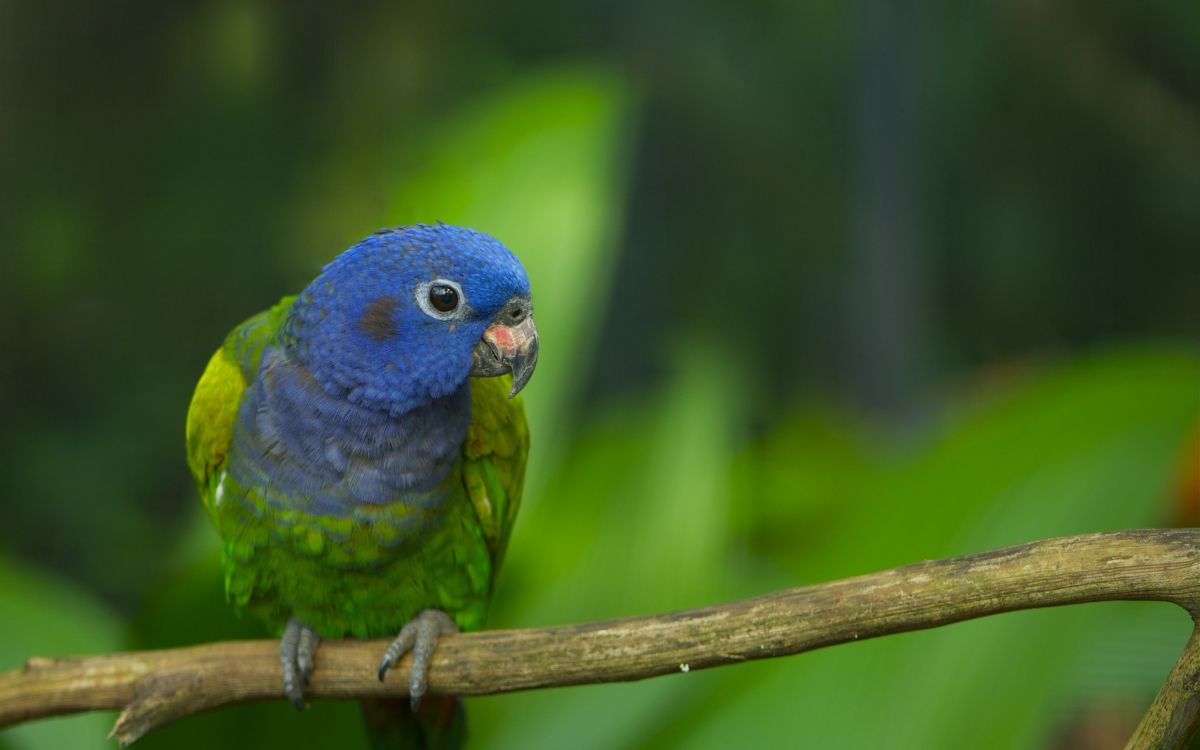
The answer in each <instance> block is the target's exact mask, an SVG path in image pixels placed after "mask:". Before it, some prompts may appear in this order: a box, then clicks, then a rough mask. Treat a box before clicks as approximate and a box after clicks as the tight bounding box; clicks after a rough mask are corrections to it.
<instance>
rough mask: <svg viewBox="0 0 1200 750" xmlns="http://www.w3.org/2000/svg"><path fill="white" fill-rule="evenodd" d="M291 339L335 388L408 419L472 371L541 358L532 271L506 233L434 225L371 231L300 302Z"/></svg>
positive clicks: (518, 367) (518, 380)
mask: <svg viewBox="0 0 1200 750" xmlns="http://www.w3.org/2000/svg"><path fill="white" fill-rule="evenodd" d="M286 338H287V344H288V346H289V349H290V351H291V352H292V353H293V356H295V357H296V358H297V359H298V360H299V362H300V363H301V364H303V365H304V366H305V367H307V368H308V370H309V371H310V372H311V373H312V375H313V377H315V378H316V380H317V382H318V383H320V385H321V387H322V388H323V389H324V390H325V391H326V392H328V393H331V394H334V395H338V396H342V397H345V398H346V399H347V400H349V401H350V402H352V403H355V404H358V405H361V406H366V407H370V408H374V409H379V410H386V411H389V412H391V413H393V414H402V413H404V412H407V411H410V410H412V409H414V408H416V407H418V406H423V405H426V404H428V403H430V402H431V401H433V400H434V399H438V398H442V397H445V396H449V395H450V394H452V393H454V392H455V391H457V390H458V389H459V388H460V387H461V386H462V385H463V384H464V382H465V381H466V379H467V377H468V376H472V375H474V376H493V375H500V374H503V373H506V372H511V373H512V374H513V390H512V392H513V394H514V395H515V394H516V393H517V391H519V390H521V388H523V387H524V385H525V383H526V382H528V380H529V377H530V375H532V373H533V368H534V365H535V364H536V362H537V345H538V340H537V329H536V328H535V327H534V325H533V304H532V301H531V299H530V296H529V277H528V276H526V274H525V269H524V268H522V266H521V263H520V261H518V260H517V258H516V256H514V255H513V254H512V253H511V252H510V251H509V250H508V248H506V247H504V245H502V244H500V242H499V241H497V240H496V239H494V238H492V237H489V236H488V235H486V234H482V233H480V232H476V231H475V230H473V229H466V228H463V227H454V226H447V225H445V224H438V225H435V226H427V225H424V224H421V225H416V226H411V227H399V228H396V229H387V230H384V231H381V232H377V233H376V234H373V235H371V236H370V237H367V238H366V239H365V240H363V241H362V242H359V243H358V244H357V245H355V246H353V247H351V248H350V249H349V250H347V251H345V252H344V253H342V254H341V255H339V256H338V257H337V258H335V259H334V260H333V262H331V263H330V264H329V265H327V266H326V267H325V270H324V271H323V272H322V273H321V275H320V276H318V277H317V278H316V280H314V281H313V282H312V283H311V284H309V285H308V287H307V288H306V289H305V290H304V291H303V292H302V293H301V294H300V296H299V297H297V298H296V301H295V303H294V304H293V306H292V311H291V316H290V318H289V321H288V325H287V333H286Z"/></svg>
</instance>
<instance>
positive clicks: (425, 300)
mask: <svg viewBox="0 0 1200 750" xmlns="http://www.w3.org/2000/svg"><path fill="white" fill-rule="evenodd" d="M435 286H445V287H450V288H451V289H453V290H454V291H455V293H457V294H458V305H457V306H456V307H454V309H452V310H445V311H443V310H439V309H437V308H436V307H434V306H433V303H432V302H430V301H429V290H430V289H432V288H433V287H435ZM413 299H415V300H416V303H417V307H419V308H421V312H423V313H425V314H426V315H428V316H429V317H431V318H433V319H434V320H461V319H463V318H465V317H466V316H467V314H468V313H470V311H471V307H470V305H468V304H467V295H465V294H463V290H462V286H461V285H459V283H458V282H457V281H451V280H450V279H434V280H432V281H422V282H421V283H420V284H417V288H416V289H414V290H413Z"/></svg>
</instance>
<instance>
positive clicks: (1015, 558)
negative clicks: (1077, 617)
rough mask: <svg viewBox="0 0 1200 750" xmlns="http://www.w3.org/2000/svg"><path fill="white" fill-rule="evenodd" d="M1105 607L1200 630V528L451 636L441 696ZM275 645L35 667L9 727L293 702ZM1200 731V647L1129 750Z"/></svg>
mask: <svg viewBox="0 0 1200 750" xmlns="http://www.w3.org/2000/svg"><path fill="white" fill-rule="evenodd" d="M1106 600H1157V601H1166V602H1173V603H1175V604H1177V605H1179V606H1181V607H1184V608H1185V609H1187V610H1188V612H1189V613H1190V614H1191V615H1192V617H1193V619H1196V618H1200V529H1178V530H1139V531H1120V532H1111V533H1104V534H1089V535H1085V536H1075V537H1064V538H1060V539H1050V540H1046V541H1041V542H1033V543H1030V544H1023V545H1019V546H1015V547H1006V548H1004V549H1000V550H995V551H992V552H983V553H979V554H974V555H966V556H964V557H956V558H951V559H948V560H938V561H928V562H921V563H916V564H914V565H908V566H905V567H902V568H897V569H894V570H887V571H883V572H880V573H873V574H871V575H865V576H859V577H857V578H849V579H845V580H841V581H834V582H832V583H825V584H820V585H816V586H806V587H803V588H796V589H788V590H785V591H779V592H775V593H772V594H766V595H763V596H758V597H754V598H751V599H744V600H742V601H737V602H732V603H729V604H723V605H720V606H714V607H704V608H701V609H693V610H686V611H682V612H674V613H671V614H665V615H658V616H652V617H629V618H624V619H620V620H608V621H604V622H592V623H586V624H581V625H564V626H557V627H549V628H536V629H528V630H494V631H485V632H480V633H470V634H464V635H458V636H448V637H446V638H444V639H443V640H442V641H441V642H440V643H439V644H438V648H437V652H436V653H435V655H434V660H433V666H432V669H431V670H430V674H429V686H430V690H431V692H438V693H452V694H460V695H487V694H492V693H504V692H510V691H515V690H529V689H533V688H544V687H558V686H565V685H581V684H587V683H599V682H617V681H627V680H640V679H643V678H646V677H654V676H656V675H664V674H669V673H672V672H686V671H689V670H695V669H706V668H708V667H716V666H721V665H724V664H731V663H735V662H741V661H746V660H748V659H766V658H771V657H776V656H785V655H788V654H796V653H800V652H802V651H811V650H813V649H817V648H822V647H825V646H832V645H834V644H838V643H845V642H848V641H857V640H864V639H866V638H874V637H877V636H881V635H888V634H891V633H902V632H905V631H910V630H919V629H923V628H933V627H938V626H941V625H946V624H949V623H953V622H959V621H962V620H969V619H972V618H975V617H983V616H985V615H992V614H996V613H999V612H1010V611H1013V610H1020V609H1032V608H1036V607H1050V606H1058V605H1064V604H1078V603H1082V602H1094V601H1106ZM385 648H386V641H382V640H379V641H355V640H344V641H330V642H326V643H323V644H321V647H320V650H319V651H318V654H317V663H316V671H315V672H314V674H313V677H312V684H311V685H310V686H309V688H308V691H307V694H308V696H309V697H311V698H339V699H351V698H366V697H381V696H390V697H401V696H404V695H406V685H407V680H408V676H407V671H408V664H409V662H408V660H407V658H406V659H405V660H404V661H403V662H402V663H401V664H400V666H399V668H397V669H394V670H392V671H391V672H390V673H389V677H388V680H387V682H386V683H385V684H381V683H380V682H379V681H378V680H377V679H376V676H375V666H376V665H377V664H378V662H379V658H380V655H381V654H382V653H383V651H384V649H385ZM282 694H283V691H282V682H281V678H280V674H279V661H278V644H277V643H276V642H275V641H238V642H227V643H213V644H208V645H202V646H193V647H190V648H179V649H168V650H162V651H144V652H135V653H126V654H115V655H110V656H93V657H72V658H65V659H41V658H32V659H30V660H29V661H28V662H27V663H26V665H25V667H24V668H23V669H16V670H13V671H10V672H5V673H0V728H2V727H4V726H8V725H11V724H16V723H18V722H22V721H26V720H29V719H35V718H39V717H44V716H55V715H59V714H67V713H75V712H78V711H87V710H95V709H121V710H122V711H121V715H120V717H119V718H118V720H117V723H116V726H115V727H114V728H113V735H114V736H115V737H116V738H117V740H119V741H120V742H121V744H122V745H128V744H129V743H131V742H133V741H135V740H136V739H138V738H139V737H141V736H143V735H144V734H146V733H147V732H149V731H150V730H152V729H154V728H156V727H159V726H162V725H163V724H166V723H168V722H171V721H174V720H176V719H179V718H182V717H184V716H188V715H190V714H194V713H197V712H199V711H205V710H208V709H212V708H217V707H219V706H224V705H228V704H231V703H241V702H245V701H254V700H266V699H272V698H281V697H282ZM1198 722H1200V643H1198V637H1196V636H1193V637H1192V640H1191V642H1190V643H1189V645H1188V647H1187V649H1186V650H1185V651H1184V654H1183V656H1182V657H1181V658H1180V661H1179V664H1178V665H1176V667H1175V669H1174V671H1172V673H1171V675H1170V676H1169V678H1168V680H1167V683H1166V684H1165V685H1164V687H1163V690H1162V692H1161V693H1160V694H1159V696H1158V698H1157V699H1156V700H1155V702H1154V704H1153V705H1152V707H1151V709H1150V711H1149V712H1148V713H1147V715H1146V718H1145V719H1144V720H1143V722H1142V724H1141V726H1140V727H1139V728H1138V732H1137V734H1135V736H1134V738H1133V739H1131V740H1130V745H1129V747H1130V748H1138V749H1141V748H1151V747H1171V748H1182V747H1183V746H1184V743H1186V741H1187V739H1188V738H1189V737H1190V736H1191V735H1192V734H1194V733H1195V731H1196V727H1197V723H1198Z"/></svg>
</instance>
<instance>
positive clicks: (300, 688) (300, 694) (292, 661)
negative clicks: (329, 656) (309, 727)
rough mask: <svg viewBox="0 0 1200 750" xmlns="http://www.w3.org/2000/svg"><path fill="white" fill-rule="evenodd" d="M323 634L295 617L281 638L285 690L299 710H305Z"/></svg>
mask: <svg viewBox="0 0 1200 750" xmlns="http://www.w3.org/2000/svg"><path fill="white" fill-rule="evenodd" d="M320 642H321V636H319V635H317V633H316V631H315V630H313V629H312V628H310V627H309V626H307V625H305V624H304V623H303V622H301V621H300V620H297V619H296V618H295V617H293V618H292V619H290V620H288V623H287V625H286V626H285V627H284V629H283V638H281V639H280V640H279V665H280V666H281V667H283V692H284V694H285V695H287V698H288V700H290V701H291V702H292V705H293V706H295V707H296V710H297V711H303V710H304V688H305V687H306V686H307V685H308V678H309V676H310V675H312V671H313V664H314V660H315V658H316V655H317V644H319V643H320Z"/></svg>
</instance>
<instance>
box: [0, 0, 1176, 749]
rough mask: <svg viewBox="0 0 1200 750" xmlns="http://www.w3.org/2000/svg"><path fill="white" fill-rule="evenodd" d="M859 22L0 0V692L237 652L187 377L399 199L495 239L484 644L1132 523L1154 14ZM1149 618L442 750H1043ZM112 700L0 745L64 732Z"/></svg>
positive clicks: (773, 668) (1089, 699) (702, 679)
mask: <svg viewBox="0 0 1200 750" xmlns="http://www.w3.org/2000/svg"><path fill="white" fill-rule="evenodd" d="M890 7H891V6H886V4H884V3H881V2H876V1H875V0H861V1H860V2H857V3H845V4H838V3H794V4H779V3H741V4H735V3H729V2H719V1H718V0H704V1H702V2H699V3H689V4H679V3H671V2H665V3H653V4H650V3H640V4H636V3H616V4H610V3H591V4H589V3H581V4H578V5H577V6H575V7H573V8H568V7H566V6H559V5H555V4H550V3H524V4H517V5H515V6H511V7H506V8H505V9H504V10H503V12H499V11H497V10H496V9H495V8H494V7H491V6H485V5H484V4H482V3H474V4H472V3H468V4H466V5H463V6H461V7H457V6H456V7H454V8H450V7H448V6H447V7H442V6H436V7H435V6H429V7H407V6H403V5H394V4H384V3H367V4H363V5H362V6H361V7H359V8H358V9H357V10H356V11H355V12H353V13H351V12H348V11H343V10H334V9H333V8H332V7H329V8H326V7H324V6H312V7H299V6H297V7H289V8H288V9H287V10H286V11H285V10H284V9H282V8H280V7H274V6H270V5H268V4H265V3H261V2H258V1H257V0H211V1H207V2H200V3H196V4H192V5H190V6H171V5H155V4H150V3H146V2H131V3H124V4H119V5H117V6H96V5H94V4H88V3H84V2H82V0H73V1H71V2H68V3H67V4H66V5H61V6H56V7H55V9H53V10H52V9H50V8H49V7H48V6H39V5H36V4H17V3H0V164H3V165H4V169H3V170H0V414H3V415H4V419H3V420H2V422H0V452H2V455H4V456H5V464H4V467H5V468H4V471H3V472H0V504H2V505H0V510H2V511H3V519H4V522H3V523H2V524H0V553H2V554H0V622H2V623H4V624H3V627H2V631H0V632H2V633H3V635H4V638H0V669H3V668H8V667H15V666H18V665H19V664H20V663H21V662H22V661H23V659H24V658H26V657H27V656H29V655H32V654H44V655H56V654H65V653H83V652H104V651H110V650H113V649H117V648H122V647H128V648H148V647H162V646H174V645H182V644H189V643H196V642H203V641H209V640H215V639H220V638H243V637H257V636H259V635H261V630H260V629H259V627H258V625H257V623H255V622H252V621H247V620H238V619H237V618H236V617H235V616H234V615H233V613H232V611H231V610H230V609H229V607H228V606H227V605H226V604H225V602H224V600H223V595H222V591H221V576H220V573H219V570H218V565H217V557H216V555H217V544H216V538H215V534H214V533H213V532H212V531H211V529H210V528H209V525H208V522H207V520H206V519H205V518H203V516H202V513H201V511H200V508H199V504H198V503H197V502H195V499H194V497H193V496H192V492H193V491H192V487H191V485H190V482H189V480H188V477H187V473H186V468H185V465H184V461H183V455H182V453H183V451H182V431H183V430H182V426H183V417H184V413H185V410H186V406H187V401H188V398H189V396H190V391H191V387H192V385H193V384H194V382H195V379H196V377H198V375H199V372H200V370H201V368H202V367H203V364H204V361H205V359H206V358H207V357H208V355H209V354H210V353H211V351H212V349H213V348H215V347H216V345H217V344H218V343H219V341H220V340H221V338H222V337H223V336H224V334H225V333H226V332H227V331H228V330H229V329H230V328H231V327H232V326H233V325H235V324H236V323H237V322H239V321H240V320H241V319H243V318H245V317H246V316H248V315H249V314H251V313H253V312H255V311H256V310H258V309H261V308H263V307H265V306H267V305H268V304H270V303H272V302H273V301H274V300H275V299H277V298H278V297H279V296H282V295H283V294H286V293H290V292H294V291H296V290H298V289H299V288H301V287H302V286H303V285H304V284H305V283H306V282H307V281H308V280H309V279H311V278H312V276H313V275H315V273H316V272H317V271H318V270H319V268H320V266H321V264H323V263H324V262H326V261H327V260H328V259H329V258H330V257H332V256H333V255H334V254H336V252H338V251H339V250H340V249H342V248H344V247H346V246H348V245H349V244H350V243H352V242H353V241H355V240H356V239H358V238H359V237H361V236H362V235H364V234H366V233H367V232H369V231H372V230H374V229H375V228H378V227H381V226H386V225H396V224H402V223H406V222H413V221H432V220H439V219H440V220H444V221H447V222H454V223H462V224H468V225H472V226H475V227H478V228H480V229H482V230H484V231H487V232H490V233H492V234H495V235H496V236H498V237H500V238H501V239H502V240H503V241H505V242H506V243H507V244H508V245H509V246H510V247H512V248H513V249H514V250H516V251H517V252H518V254H519V255H520V256H521V258H522V259H523V261H524V262H525V264H526V266H527V268H528V269H529V272H530V276H531V279H532V282H533V286H534V292H535V300H536V306H537V319H538V325H539V329H540V330H541V331H542V341H543V356H542V359H541V361H540V363H539V369H538V373H537V376H536V378H535V379H534V381H533V382H532V385H531V386H530V388H529V390H528V392H527V393H528V397H527V400H526V402H527V405H528V411H529V414H530V419H531V422H532V429H533V439H534V451H533V456H532V459H531V463H530V478H529V482H528V484H527V495H526V501H525V508H524V510H523V512H522V516H521V520H520V521H519V523H518V526H517V530H516V532H515V536H514V539H513V542H512V545H511V548H510V552H509V559H508V560H507V562H506V567H505V570H504V572H503V574H502V575H501V577H500V581H499V588H498V590H497V592H496V597H495V603H494V606H493V613H492V618H491V624H492V625H493V626H496V627H521V626H533V625H546V624H553V623H561V622H570V621H580V620H587V619H593V618H607V617H615V616H620V615H626V614H636V613H649V612H657V611H664V610H669V609H675V608H681V607H689V606H696V605H702V604H709V603H713V602H718V601H723V600H727V599H731V598H735V597H741V596H748V595H752V594H757V593H762V592H765V591H769V590H773V589H777V588H783V587H787V586H794V585H800V584H804V583H811V582H817V581H823V580H828V579H832V578H837V577H842V576H849V575H854V574H858V573H864V572H868V571H872V570H876V569H880V568H885V567H891V566H895V565H900V564H903V563H907V562H912V561H914V560H918V559H924V558H936V557H942V556H948V555H954V554H961V553H967V552H972V551H978V550H982V549H987V548H992V547H997V546H1000V545H1004V544H1011V543H1017V542H1022V541H1028V540H1031V539H1034V538H1039V537H1047V536H1053V535H1059V534H1071V533H1081V532H1086V531H1096V530H1103V529H1115V528H1121V527H1131V526H1152V525H1168V524H1170V523H1173V522H1175V521H1176V519H1177V518H1179V517H1180V514H1179V512H1178V508H1179V506H1180V503H1182V502H1186V501H1187V498H1185V497H1181V496H1180V494H1179V493H1180V489H1179V475H1180V473H1181V472H1182V471H1187V469H1184V468H1183V467H1184V465H1185V459H1186V458H1187V456H1186V455H1185V451H1192V452H1194V451H1195V449H1196V448H1195V445H1196V443H1195V442H1192V443H1188V442H1187V441H1188V440H1193V441H1194V440H1195V439H1196V438H1195V435H1196V429H1197V425H1198V424H1200V358H1198V357H1200V352H1198V350H1197V346H1196V340H1195V332H1196V331H1197V330H1198V329H1200V305H1198V304H1197V302H1196V294H1195V290H1196V282H1197V280H1198V279H1200V252H1197V248H1200V219H1198V218H1197V214H1196V210H1195V208H1196V196H1198V195H1200V125H1198V124H1197V123H1200V115H1197V112H1198V111H1200V63H1198V61H1197V58H1196V57H1195V55H1194V54H1192V51H1193V50H1194V49H1196V48H1197V45H1200V10H1198V9H1197V8H1195V7H1192V6H1189V5H1187V4H1178V5H1175V6H1171V7H1167V6H1161V7H1158V6H1155V7H1144V6H1138V7H1137V8H1136V10H1135V9H1134V8H1133V6H1129V5H1127V4H1122V3H1118V2H1115V0H1113V1H1107V0H1106V2H1101V3H1089V4H1086V5H1085V4H1083V3H1064V4H1061V5H1057V6H1055V7H1056V10H1055V12H1053V13H1044V14H1041V15H1037V16H1034V15H1031V14H1030V13H1028V9H1027V6H1026V5H1025V4H1024V3H1021V2H995V3H990V4H976V5H969V6H962V5H959V4H953V3H949V2H934V3H932V4H927V5H924V6H921V8H920V9H916V8H909V9H908V10H909V11H911V12H908V13H905V14H901V15H897V12H896V11H895V10H889V9H888V8H890ZM662 29H671V30H672V32H671V33H663V32H662V31H661V30H662ZM1143 84H1146V85H1143ZM880 144H882V148H880V147H879V146H880ZM872 228H874V229H872ZM1186 445H1190V446H1191V447H1190V448H1188V447H1185V446H1186ZM1192 471H1194V468H1193V469H1192ZM1186 630H1187V622H1186V618H1185V617H1184V616H1183V615H1182V614H1181V613H1178V612H1174V611H1172V610H1171V608H1169V607H1165V606H1154V605H1139V604H1104V605H1089V606H1087V607H1072V608H1066V609H1061V610H1044V611H1036V612H1024V613H1015V614H1011V615H1005V616H1001V617H996V618H990V619H987V620H983V621H978V622H971V623H963V624H959V625H955V626H953V627H949V628H945V629H940V630H936V631H928V632H921V633H912V634H906V635H903V636H898V637H893V638H887V639H882V640H878V641H869V642H865V643H862V644H855V645H849V646H843V647H838V648H834V649H828V650H825V651H821V652H817V653H813V654H807V655H803V656H799V657H794V658H789V659H780V660H773V661H771V662H758V663H752V664H746V665H741V666H738V667H730V668H723V669H720V670H712V671H704V672H689V673H688V674H686V675H684V674H681V675H678V676H674V677H668V678H662V679H656V680H651V681H647V682H644V683H637V684H629V685H605V686H594V687H586V688H572V689H565V690H555V691H542V692H537V693H529V694H521V695H511V696H499V697H490V698H483V699H476V700H472V701H470V703H469V709H468V710H469V713H470V715H471V721H472V732H473V734H474V736H475V738H476V740H477V746H479V747H521V748H539V747H546V748H559V747H563V746H568V745H569V746H572V747H577V748H580V749H582V748H591V747H595V748H614V747H656V748H657V747H671V746H678V747H729V746H749V747H787V746H794V745H796V744H800V745H803V746H813V747H879V746H885V747H903V748H924V747H996V748H1007V747H1057V746H1065V744H1064V743H1065V742H1066V741H1065V740H1063V737H1065V736H1066V733H1067V732H1069V731H1071V730H1072V728H1074V726H1075V725H1077V724H1079V723H1086V722H1087V721H1089V720H1090V718H1089V717H1093V716H1095V715H1096V714H1097V712H1100V713H1105V712H1107V713H1108V714H1111V715H1113V716H1115V717H1116V718H1115V721H1117V723H1120V722H1121V721H1129V720H1135V719H1136V716H1137V715H1138V713H1139V712H1140V710H1141V707H1142V706H1144V705H1145V704H1146V703H1147V702H1148V701H1149V698H1150V696H1151V695H1152V694H1153V693H1154V691H1155V690H1156V689H1157V686H1158V684H1159V683H1160V681H1161V679H1162V677H1163V676H1164V675H1165V674H1166V672H1167V669H1168V668H1169V665H1170V663H1171V662H1172V660H1173V659H1174V656H1175V654H1176V652H1177V650H1178V648H1179V647H1180V646H1181V645H1182V643H1183V640H1184V638H1185V635H1186ZM365 666H366V667H369V665H365ZM980 705H986V706H987V707H988V709H987V711H985V712H981V711H979V710H978V707H979V706H980ZM110 718H111V717H109V716H88V717H78V718H73V719H64V720H54V721H46V722H39V723H36V724H33V725H30V726H27V727H22V728H18V729H13V730H7V731H4V732H0V748H3V749H4V750H25V749H26V748H46V747H53V748H57V747H72V748H74V747H80V748H86V747H100V746H107V745H109V744H110V742H109V741H107V740H105V739H104V735H105V733H106V724H107V721H108V720H109V719H110ZM361 737H362V734H361V729H360V728H359V726H358V713H357V708H356V707H355V706H354V705H352V704H341V703H325V702H322V703H317V704H315V705H314V706H313V708H312V709H311V710H310V711H309V712H307V713H305V714H303V715H296V714H295V712H294V711H292V710H291V708H290V707H288V706H287V705H286V704H285V703H284V702H282V701H280V702H278V703H277V704H272V705H252V706H241V707H236V708H233V709H229V710H222V711H219V712H214V713H211V714H208V715H203V716H198V717H194V718H191V719H188V720H185V721H182V722H179V723H178V724H176V725H174V726H171V727H168V728H166V729H164V730H162V731H160V732H158V733H156V734H154V735H152V736H150V737H148V738H147V739H146V740H144V741H143V744H145V745H147V746H148V747H164V748H166V747H170V748H189V747H197V748H198V747H214V746H221V745H229V746H235V747H236V746H246V747H263V748H268V747H290V748H298V747H310V746H331V747H334V746H337V747H340V746H356V745H358V744H360V743H361Z"/></svg>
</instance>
